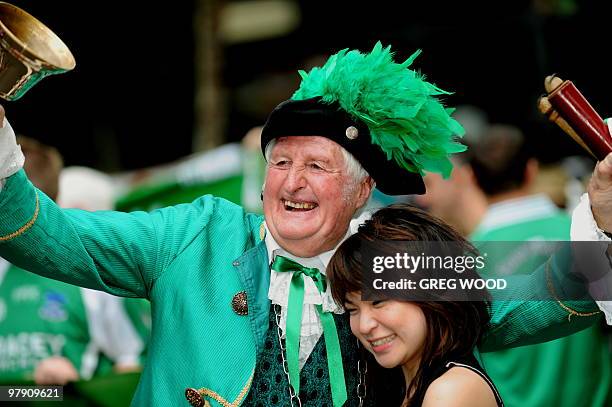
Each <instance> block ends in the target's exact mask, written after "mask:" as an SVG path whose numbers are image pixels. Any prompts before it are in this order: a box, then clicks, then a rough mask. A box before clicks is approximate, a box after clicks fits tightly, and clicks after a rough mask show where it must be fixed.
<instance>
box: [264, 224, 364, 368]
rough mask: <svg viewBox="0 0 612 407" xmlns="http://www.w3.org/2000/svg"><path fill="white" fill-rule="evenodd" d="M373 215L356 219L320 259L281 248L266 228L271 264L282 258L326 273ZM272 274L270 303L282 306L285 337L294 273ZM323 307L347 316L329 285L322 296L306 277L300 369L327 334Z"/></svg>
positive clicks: (328, 310)
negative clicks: (347, 241) (339, 249)
mask: <svg viewBox="0 0 612 407" xmlns="http://www.w3.org/2000/svg"><path fill="white" fill-rule="evenodd" d="M370 216H371V214H370V213H364V214H363V215H362V216H360V217H359V218H356V219H353V220H352V221H351V223H350V227H349V230H348V231H347V233H346V235H345V236H344V238H343V239H342V240H341V241H340V243H338V245H337V246H336V247H335V248H334V249H333V250H330V251H327V252H324V253H321V254H320V255H318V256H316V257H310V258H302V257H297V256H294V255H293V254H291V253H289V252H287V251H286V250H284V249H283V248H281V247H280V246H279V245H278V243H276V241H275V240H274V238H273V237H272V234H271V233H269V232H268V228H267V226H266V237H265V242H266V247H267V249H268V261H269V264H271V263H272V261H273V260H274V257H275V256H277V255H280V256H284V257H287V258H289V259H291V260H294V261H296V262H298V263H300V264H301V265H302V266H305V267H312V268H317V269H319V271H320V272H321V273H323V274H325V269H326V268H327V264H328V263H329V260H330V259H331V257H332V256H333V254H334V252H335V251H336V248H337V247H338V246H339V245H340V244H341V243H342V242H343V241H344V240H345V239H346V238H348V237H349V236H351V235H352V234H354V233H355V232H357V228H358V227H359V225H360V224H362V223H363V222H364V221H365V220H366V219H369V218H370ZM264 225H265V223H264ZM270 272H271V275H270V289H269V290H268V298H269V299H270V301H272V303H273V304H278V305H280V306H281V318H280V327H281V330H282V331H283V338H284V337H285V331H286V327H287V302H288V300H289V289H290V288H291V278H292V277H293V273H280V272H278V271H274V270H271V271H270ZM319 304H321V305H323V311H325V312H333V313H335V314H343V313H344V308H343V307H342V306H341V305H338V304H336V302H335V301H334V299H333V298H332V295H331V290H330V287H329V284H328V285H327V289H326V290H325V293H323V294H321V293H319V290H317V287H316V286H315V284H314V283H313V281H312V280H311V279H310V278H305V279H304V308H303V316H302V327H301V330H300V353H299V363H300V369H301V368H302V367H304V364H305V363H306V360H308V357H309V356H310V354H311V353H312V350H313V349H314V347H315V345H316V344H317V341H318V340H319V338H320V337H321V335H322V334H323V326H322V325H321V321H320V319H319V315H318V314H317V310H316V308H315V305H319Z"/></svg>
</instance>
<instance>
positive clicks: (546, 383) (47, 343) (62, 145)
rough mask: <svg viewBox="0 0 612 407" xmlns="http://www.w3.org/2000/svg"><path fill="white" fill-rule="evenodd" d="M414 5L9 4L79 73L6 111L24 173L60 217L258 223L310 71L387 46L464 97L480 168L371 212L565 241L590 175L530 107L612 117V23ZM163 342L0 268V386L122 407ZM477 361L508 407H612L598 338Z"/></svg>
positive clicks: (493, 234)
mask: <svg viewBox="0 0 612 407" xmlns="http://www.w3.org/2000/svg"><path fill="white" fill-rule="evenodd" d="M38 3H40V4H38ZM410 3H411V4H401V3H398V2H391V1H378V2H376V3H375V5H374V4H372V3H364V4H363V5H362V4H360V3H358V2H340V1H339V2H329V1H328V2H323V1H318V0H315V1H305V0H304V1H297V0H294V1H292V0H261V1H254V0H251V1H221V0H209V1H207V0H200V1H195V0H194V1H190V2H185V4H181V5H178V4H176V5H169V4H167V3H166V4H163V5H154V4H152V3H144V2H135V3H130V4H127V3H119V2H113V1H108V2H105V3H103V4H99V5H97V6H96V5H93V4H90V3H88V4H87V5H85V4H71V2H61V1H52V2H34V1H15V2H14V4H16V5H18V6H20V7H23V8H24V9H26V10H28V11H29V12H31V13H32V14H34V15H35V16H37V17H39V18H40V19H41V20H43V21H45V22H46V23H47V24H48V25H49V26H50V27H51V28H52V29H54V30H55V31H56V32H57V33H58V34H59V35H60V36H61V37H62V38H64V39H65V41H66V43H67V44H68V45H69V47H70V48H71V49H72V51H73V53H74V55H75V57H76V59H77V69H76V70H75V72H73V73H70V74H68V75H64V76H62V77H57V78H52V79H50V80H47V81H46V82H43V83H41V84H40V85H38V87H37V88H36V89H34V90H32V91H31V92H30V93H29V94H28V95H27V96H26V97H24V98H23V99H22V100H20V101H18V102H16V103H11V104H6V105H5V107H6V110H7V116H8V118H9V119H10V120H11V122H12V124H13V128H15V129H16V132H17V133H21V134H23V135H25V136H27V137H24V136H22V137H21V139H20V143H21V145H22V147H23V150H24V153H25V155H26V167H25V169H26V172H27V173H28V176H29V177H30V179H31V180H32V181H33V182H34V183H35V184H36V185H37V186H38V187H39V188H40V189H41V190H43V191H44V192H45V193H46V194H47V195H49V196H50V197H51V198H53V199H56V200H57V202H58V204H59V205H60V206H62V207H66V208H80V209H86V210H92V211H97V210H109V209H117V210H121V211H133V210H153V209H155V208H159V207H162V206H166V205H174V204H179V203H183V202H190V201H192V200H193V199H195V198H197V197H198V196H201V195H203V194H213V195H216V196H220V197H223V198H226V199H228V200H230V201H233V202H236V203H238V204H241V205H243V206H244V207H245V208H246V209H247V210H248V211H252V212H261V211H262V208H261V199H260V194H261V188H262V184H263V182H264V171H265V161H264V159H263V157H262V154H261V150H260V145H259V137H260V131H261V127H260V126H261V125H263V123H264V121H265V118H266V115H267V114H268V113H269V112H270V111H271V110H272V109H273V107H274V106H275V105H276V104H277V103H279V102H281V101H282V100H285V99H287V98H289V97H290V96H291V91H292V90H294V89H295V88H296V86H297V84H298V82H299V76H298V74H297V72H296V71H297V69H308V68H309V67H310V66H312V65H316V64H318V63H320V62H321V61H323V60H324V58H326V57H327V56H328V55H330V54H332V53H334V52H336V51H337V50H339V49H341V48H348V47H350V48H361V49H363V50H368V49H370V48H371V47H372V46H373V45H374V43H375V42H376V41H377V40H381V41H382V42H383V44H391V45H392V46H393V49H395V50H398V54H399V59H401V57H406V56H408V55H410V54H411V53H412V52H413V51H414V50H415V49H416V48H422V49H423V50H424V54H423V56H422V57H420V58H419V60H417V62H416V63H415V67H417V69H422V70H423V72H427V73H428V78H429V79H430V80H432V81H433V82H435V83H436V84H438V85H439V86H440V87H442V88H443V89H448V90H452V91H454V92H455V93H454V94H453V95H451V96H449V97H448V100H447V104H449V105H451V106H456V107H457V110H456V111H455V113H454V117H455V118H456V119H457V120H458V121H459V122H460V123H461V124H462V125H463V126H464V128H465V130H466V134H465V136H464V139H463V142H464V143H465V144H466V145H468V147H469V149H468V151H467V152H466V153H462V154H461V155H458V156H457V157H455V158H454V164H455V169H454V171H453V173H452V175H451V177H450V178H449V179H442V178H441V177H439V176H437V175H428V176H427V177H426V185H427V190H428V192H427V194H426V195H424V196H418V197H413V196H402V197H391V196H386V195H384V194H382V193H380V192H378V191H376V192H375V193H374V195H373V197H372V199H371V201H370V203H369V204H368V205H369V207H368V209H369V210H375V209H376V208H379V207H382V206H385V205H388V204H391V203H395V202H412V203H413V204H415V205H418V206H420V207H423V208H425V209H427V210H429V211H430V212H431V213H432V214H434V215H436V216H438V217H440V218H442V219H443V220H445V221H446V222H448V223H450V224H451V225H452V226H454V227H455V228H456V229H457V230H459V231H460V232H461V233H462V234H463V235H465V236H467V237H469V238H470V239H472V240H473V241H475V242H478V241H485V240H488V241H490V240H500V241H529V240H568V239H569V227H570V222H569V217H568V214H570V213H571V211H572V209H573V208H574V207H575V206H576V205H577V202H578V200H579V198H580V196H581V194H582V193H583V192H584V191H585V185H586V182H587V181H588V176H589V175H590V173H591V172H592V169H593V167H594V164H595V161H594V160H593V159H592V158H590V157H589V156H588V155H586V154H585V153H584V152H583V151H581V150H580V148H579V147H578V146H577V145H575V144H574V143H573V141H571V140H570V139H569V137H567V136H566V135H564V134H563V133H562V132H561V130H559V129H558V128H556V127H555V126H553V125H552V124H550V123H547V122H546V120H545V119H544V118H543V117H541V116H540V115H539V113H538V112H537V110H536V99H537V96H538V95H539V94H540V93H542V92H543V79H544V76H545V75H547V74H550V73H553V72H557V73H558V74H559V75H560V76H561V77H563V78H566V79H571V80H573V81H574V83H575V84H576V85H577V86H578V87H579V88H580V89H581V90H582V91H583V93H584V94H585V95H587V97H588V98H589V99H590V100H591V102H592V103H593V105H594V106H595V107H596V109H598V110H599V111H600V112H601V113H602V115H604V116H606V115H612V99H611V98H609V97H606V93H605V91H606V90H607V88H608V87H609V86H610V85H609V84H608V83H605V81H602V80H601V78H602V77H603V73H604V72H605V71H607V69H606V68H607V67H606V64H605V63H603V62H601V61H602V58H604V56H605V52H606V51H605V50H606V47H605V44H604V43H603V41H604V40H605V35H604V29H603V28H602V27H603V26H604V25H605V22H606V18H608V17H606V16H607V15H609V10H610V8H611V7H612V6H611V5H606V4H604V3H605V2H595V1H579V0H531V1H527V0H522V1H511V2H510V1H507V2H488V3H484V2H483V3H482V4H481V3H480V2H474V3H473V4H472V2H469V3H470V4H464V3H466V2H448V3H447V2H423V3H426V4H412V3H413V2H410ZM400 4H401V6H400ZM85 7H86V8H87V11H86V12H85V11H84V10H85ZM399 7H401V10H400V8H399ZM81 8H82V10H81ZM515 272H518V271H517V270H515ZM16 310H18V314H17V311H16ZM150 330H151V326H150V309H149V305H148V302H147V301H146V300H143V299H120V298H116V297H112V296H110V295H107V294H101V293H98V292H95V291H92V290H87V289H80V288H76V287H73V286H69V285H66V284H64V283H60V282H55V281H51V280H47V279H45V278H42V277H38V276H35V275H33V274H29V273H26V272H24V271H22V270H19V269H17V268H15V267H13V266H11V265H9V264H8V263H6V262H5V261H3V260H2V259H0V383H4V384H8V383H10V384H15V383H21V382H23V383H29V382H36V383H40V384H67V383H71V384H69V386H73V387H72V389H73V390H74V392H75V394H80V395H81V396H82V397H81V396H79V397H77V398H76V399H75V401H74V402H75V403H76V404H77V405H78V404H79V403H81V405H122V403H124V402H125V403H127V402H129V400H130V397H131V393H130V392H131V391H133V389H134V386H135V383H136V381H137V379H138V372H139V370H140V368H141V367H142V364H143V363H146V349H147V345H146V344H147V340H148V336H149V333H150ZM483 359H484V360H483V362H484V367H485V368H486V369H487V371H488V373H489V374H490V376H491V377H492V378H493V380H494V381H495V383H496V385H497V386H498V388H499V390H500V392H501V394H502V397H503V399H504V400H505V402H506V405H508V406H521V407H525V406H571V407H579V406H604V405H612V404H611V403H612V397H610V390H611V388H612V377H611V374H612V372H611V366H612V353H611V342H610V333H609V332H605V331H604V328H603V325H602V326H594V327H592V328H590V329H588V330H586V331H583V332H581V333H579V334H576V335H573V336H570V337H567V338H564V339H560V340H557V341H554V342H549V343H545V344H541V345H535V346H531V347H523V348H518V349H513V350H507V351H503V352H497V353H490V354H485V355H483ZM126 378H127V379H126ZM88 383H90V385H88ZM91 383H93V384H91ZM121 389H124V390H121ZM122 391H123V392H124V393H125V395H123V394H121V392H122ZM111 393H114V394H113V395H112V396H111V395H110V394H111ZM83 395H86V396H87V397H85V396H83ZM113 397H116V398H115V399H113ZM109 403H110V404H109Z"/></svg>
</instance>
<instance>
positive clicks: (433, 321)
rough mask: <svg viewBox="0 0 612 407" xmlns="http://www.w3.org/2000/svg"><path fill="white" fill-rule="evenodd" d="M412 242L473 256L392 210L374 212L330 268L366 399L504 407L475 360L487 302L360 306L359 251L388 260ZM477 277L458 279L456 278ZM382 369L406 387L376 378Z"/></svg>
mask: <svg viewBox="0 0 612 407" xmlns="http://www.w3.org/2000/svg"><path fill="white" fill-rule="evenodd" d="M414 241H430V242H431V241H447V242H454V243H453V245H456V244H458V245H460V247H461V248H462V249H464V252H465V253H472V254H475V253H476V251H475V249H474V247H473V246H472V245H471V244H470V243H469V242H467V241H466V240H465V239H464V238H462V237H461V236H460V235H459V234H458V233H457V232H455V231H454V230H453V229H452V228H450V227H449V226H447V225H445V224H444V223H442V222H441V221H439V220H437V219H436V218H433V217H432V216H430V215H428V214H427V213H425V212H423V211H421V210H418V209H416V208H414V207H411V206H408V205H393V206H391V207H388V208H384V209H381V210H379V211H378V212H376V213H375V214H374V215H373V216H372V219H371V220H369V221H367V222H366V223H365V224H364V225H362V226H361V227H360V229H359V231H358V233H356V234H355V235H353V236H351V237H350V238H348V239H347V240H346V241H345V242H344V243H343V244H342V245H341V246H340V248H339V249H338V250H337V251H336V253H335V255H334V257H333V258H332V260H331V262H330V264H329V266H328V268H327V276H328V279H329V283H330V284H331V287H332V293H333V296H334V298H335V299H336V301H337V302H338V303H341V304H344V307H345V308H346V310H347V312H348V313H349V314H350V323H351V330H352V332H353V334H354V335H355V336H356V337H357V338H358V339H359V341H360V342H361V344H362V345H363V348H365V349H366V350H367V351H369V355H367V356H366V359H369V360H370V362H369V363H368V373H367V381H368V383H369V388H368V395H369V397H374V401H375V404H376V405H383V404H384V405H389V406H393V405H395V406H400V405H401V406H402V407H405V406H410V407H414V406H423V407H442V406H444V407H495V406H503V403H502V400H501V398H500V396H499V394H498V392H497V390H496V388H495V386H494V385H493V383H492V382H491V380H490V379H489V377H488V376H487V375H486V374H485V373H484V371H483V369H482V367H481V366H480V365H479V363H478V362H477V360H476V358H475V357H474V348H475V346H476V345H477V343H478V342H479V340H480V337H481V335H482V333H483V330H484V327H485V326H486V324H487V323H488V321H489V313H488V302H486V301H480V302H469V301H424V302H409V301H399V300H392V299H385V300H382V301H364V300H362V299H361V290H362V282H363V274H362V266H363V264H362V263H363V262H364V261H365V260H363V259H364V258H365V256H364V254H363V250H362V247H363V245H364V244H367V247H368V250H373V251H374V252H375V253H374V254H375V255H376V256H378V255H383V256H393V255H394V254H395V253H393V251H395V252H397V248H398V247H401V245H402V242H414ZM389 242H391V243H393V244H390V243H389ZM398 245H399V246H398ZM474 273H475V272H473V271H469V272H464V273H461V274H457V276H458V277H457V278H470V276H472V277H473V276H475V274H474ZM372 356H373V358H374V359H375V362H374V361H372V360H371V359H372ZM380 367H383V368H387V369H391V368H395V369H398V370H401V372H402V374H403V379H404V380H403V381H400V382H399V383H395V384H391V381H389V379H388V377H389V374H380V373H382V372H380ZM376 370H378V371H379V372H380V373H377V372H376ZM378 378H384V379H379V380H377V379H378ZM390 387H394V388H390ZM383 400H384V402H383ZM390 400H391V401H390ZM381 403H382V404H381Z"/></svg>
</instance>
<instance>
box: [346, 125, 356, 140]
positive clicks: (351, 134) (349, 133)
mask: <svg viewBox="0 0 612 407" xmlns="http://www.w3.org/2000/svg"><path fill="white" fill-rule="evenodd" d="M346 137H347V138H349V139H350V140H355V139H356V138H357V137H359V130H357V127H355V126H349V127H347V128H346Z"/></svg>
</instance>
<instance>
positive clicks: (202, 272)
mask: <svg viewBox="0 0 612 407" xmlns="http://www.w3.org/2000/svg"><path fill="white" fill-rule="evenodd" d="M417 55H418V53H416V54H414V55H413V56H412V57H411V58H409V59H408V60H407V61H406V62H404V63H402V64H397V63H395V62H393V59H392V54H391V52H390V50H389V48H383V47H382V46H381V45H380V44H377V45H376V46H375V47H374V49H373V50H372V52H371V53H369V54H366V55H364V54H361V53H359V52H357V51H350V52H347V51H346V50H345V51H341V52H339V53H338V54H336V55H334V56H332V57H331V58H330V60H329V61H328V62H327V63H326V64H325V65H324V66H323V67H322V68H315V69H313V70H312V71H311V72H310V73H308V74H307V73H304V72H302V73H301V74H302V77H303V81H302V85H301V87H300V89H298V91H297V92H296V93H295V94H294V96H293V97H292V99H291V100H289V101H286V102H284V103H282V104H281V105H279V106H278V107H277V108H276V109H275V110H274V111H273V112H272V114H271V115H270V117H269V118H268V121H267V123H266V126H265V128H264V130H263V133H262V149H263V150H264V152H265V155H266V157H267V159H268V169H267V178H266V182H265V188H264V191H263V201H264V202H263V203H264V214H265V216H264V218H262V217H260V216H257V215H252V214H247V213H245V211H244V210H243V209H242V208H241V207H239V206H236V205H233V204H230V203H228V202H227V201H224V200H221V199H216V198H214V197H212V196H203V197H201V198H200V199H197V200H196V201H194V202H193V203H191V204H188V205H179V206H175V207H170V208H165V209H161V210H157V211H154V212H152V213H144V212H136V213H131V214H126V213H117V212H99V213H94V214H92V213H85V212H82V211H78V210H62V209H60V208H58V207H57V206H55V205H54V204H53V202H51V201H50V200H49V199H48V198H47V197H46V196H44V194H42V193H41V192H40V191H38V190H36V189H35V188H34V187H33V186H32V185H31V184H30V183H29V182H28V180H27V178H26V176H25V174H24V173H23V171H21V170H20V167H21V165H22V162H23V159H22V157H21V154H20V153H19V149H18V148H17V146H16V145H15V143H14V141H13V139H12V131H11V130H10V126H9V125H8V123H7V122H5V125H4V129H3V131H2V133H1V134H0V179H4V180H3V181H2V183H3V184H4V185H3V187H2V191H1V192H0V255H2V256H3V257H6V258H8V259H9V260H10V261H12V262H14V263H16V264H19V265H22V266H23V267H25V268H28V269H30V270H32V271H34V272H36V273H39V274H42V275H45V276H49V277H52V278H56V279H61V280H64V281H67V282H69V283H72V284H77V285H81V286H85V287H91V288H96V289H99V290H104V291H107V292H110V293H112V294H116V295H122V296H133V297H144V298H148V299H150V301H151V304H152V317H153V327H152V334H151V344H150V353H149V355H150V356H149V359H148V361H147V365H146V367H145V370H144V373H143V376H142V378H141V382H140V385H139V388H138V390H137V393H136V396H135V399H134V401H133V404H134V405H149V406H150V405H154V406H168V405H182V404H185V403H186V401H185V399H184V397H185V396H187V399H188V400H189V402H190V403H191V404H192V405H194V406H204V405H211V406H217V405H222V406H238V405H241V404H243V405H266V406H268V405H282V406H286V405H289V404H291V405H304V406H323V405H334V406H341V405H347V406H357V405H362V403H363V402H364V400H363V396H364V394H365V393H367V394H368V396H369V397H367V399H366V400H365V403H366V404H368V405H384V402H381V399H382V397H383V396H384V395H380V394H379V395H372V393H371V392H368V389H366V388H365V383H362V380H363V378H364V376H363V375H362V374H361V373H362V372H363V369H364V367H363V364H362V363H360V360H359V352H358V350H357V344H356V341H355V340H354V338H352V337H351V335H350V330H349V327H348V319H347V318H346V317H344V316H343V315H342V310H341V309H340V308H339V307H338V306H337V305H336V304H335V303H334V302H333V300H332V299H331V296H330V293H329V287H326V284H325V277H324V271H325V267H326V265H327V263H328V261H329V258H330V257H331V255H332V254H333V251H334V249H335V248H336V247H337V246H338V245H339V244H340V243H341V242H342V241H343V239H344V238H345V237H346V236H347V235H348V234H350V233H351V229H350V223H351V219H353V218H354V217H355V216H356V214H358V212H359V209H360V208H361V207H362V206H363V205H364V204H365V202H366V201H367V199H368V196H369V195H370V193H371V191H372V188H373V186H374V183H376V186H377V187H378V188H379V189H381V191H383V192H386V193H388V194H408V193H423V192H424V185H423V181H422V178H421V174H422V173H424V171H437V172H441V173H443V174H445V175H448V173H449V172H450V170H451V165H450V162H449V160H448V155H449V154H450V153H452V152H457V151H461V150H462V146H460V145H459V144H457V143H455V141H454V135H455V134H458V133H460V132H461V130H462V129H461V127H460V126H459V125H458V124H457V122H455V121H454V120H453V119H452V118H451V117H450V116H449V113H450V111H448V110H446V109H445V108H444V107H443V106H442V105H441V103H440V102H439V100H438V99H437V97H438V96H439V95H441V94H444V93H445V92H443V91H442V90H440V89H439V88H437V87H435V86H434V85H432V84H430V83H428V82H425V81H424V80H423V78H422V77H421V76H420V75H419V74H417V73H416V72H414V71H412V70H410V69H408V67H409V66H410V64H411V63H412V62H413V60H414V58H415V57H416V56H417ZM592 306H593V304H592V303H586V304H583V303H576V304H564V307H561V306H559V305H558V304H557V303H556V302H553V301H549V302H546V303H544V304H540V305H538V306H535V305H531V304H528V303H518V302H513V303H499V304H496V303H494V305H493V310H492V320H491V329H490V330H489V334H488V335H487V337H486V338H485V342H484V344H483V346H482V348H481V350H486V349H497V348H500V347H505V346H516V345H519V344H521V343H522V342H527V343H532V342H534V341H542V340H548V339H550V338H552V337H556V336H559V335H563V334H567V333H569V332H573V331H576V330H579V329H581V328H583V327H585V326H587V325H588V324H590V323H591V322H592V321H593V320H594V318H593V317H592V316H591V315H594V314H595V313H596V312H595V311H593V309H592ZM576 307H577V308H576ZM568 309H571V310H572V311H571V312H574V313H576V314H577V315H581V316H582V317H580V318H573V319H572V320H571V322H568V318H567V316H568V312H569V311H568ZM502 327H503V329H502ZM374 398H376V399H374ZM181 399H182V400H181Z"/></svg>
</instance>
